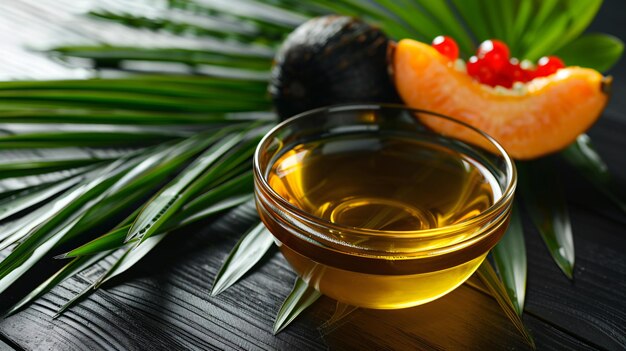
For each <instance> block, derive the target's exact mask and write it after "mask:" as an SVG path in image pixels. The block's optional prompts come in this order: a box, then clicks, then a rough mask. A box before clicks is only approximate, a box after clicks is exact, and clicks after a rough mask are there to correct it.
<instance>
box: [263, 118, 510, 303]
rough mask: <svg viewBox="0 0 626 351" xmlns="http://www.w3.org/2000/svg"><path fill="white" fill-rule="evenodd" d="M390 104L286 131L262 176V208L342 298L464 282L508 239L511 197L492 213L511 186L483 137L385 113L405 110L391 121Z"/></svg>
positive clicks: (409, 298)
mask: <svg viewBox="0 0 626 351" xmlns="http://www.w3.org/2000/svg"><path fill="white" fill-rule="evenodd" d="M389 109H391V110H392V111H394V112H398V109H399V108H395V109H394V108H390V107H388V108H386V109H384V110H377V114H375V116H374V118H371V117H372V115H371V114H369V115H368V113H367V112H372V111H369V110H367V109H365V110H364V109H361V110H358V109H357V110H348V111H349V113H348V111H346V110H345V109H344V110H342V111H343V116H344V117H345V115H346V113H347V114H348V115H349V116H351V117H352V119H350V118H347V119H346V120H345V121H343V122H340V121H336V122H335V123H340V124H339V128H337V126H335V125H334V123H330V124H326V127H328V130H327V131H326V132H320V130H318V131H317V132H315V133H313V134H312V135H308V136H309V137H303V136H304V135H299V137H298V138H294V139H293V140H289V138H288V137H287V138H282V139H280V140H281V143H280V147H279V148H278V149H280V150H274V151H272V152H270V153H271V154H272V155H273V157H271V160H270V159H267V158H266V159H265V162H264V164H265V165H266V167H265V172H264V174H263V177H262V178H259V179H256V182H257V187H256V188H257V204H258V208H259V213H260V214H261V218H262V220H263V221H264V223H265V224H266V226H267V227H268V229H269V230H270V231H271V232H272V233H273V235H274V236H275V238H276V240H277V242H278V244H279V246H280V249H281V251H282V253H283V255H284V256H285V258H286V259H287V261H288V262H289V263H290V264H291V265H292V267H293V268H294V269H295V270H296V272H297V273H298V274H299V275H300V276H301V277H302V278H303V279H304V280H305V281H306V282H307V283H308V284H309V285H311V286H313V287H315V288H316V289H318V290H319V291H321V292H322V293H324V294H326V295H328V296H330V297H332V298H334V299H336V300H339V301H341V302H344V303H348V304H352V305H356V306H361V307H369V308H384V309H390V308H403V307H410V306H415V305H418V304H422V303H426V302H428V301H431V300H434V299H436V298H438V297H440V296H442V295H444V294H446V293H447V292H449V291H451V290H453V289H454V288H455V287H457V286H458V285H460V284H461V283H463V282H464V281H465V280H466V279H467V278H468V277H469V276H470V275H471V274H472V273H473V272H474V271H475V270H476V268H477V267H478V266H479V265H480V264H481V263H482V261H483V260H484V258H485V256H486V254H487V252H488V250H489V249H490V248H491V247H492V246H493V245H495V243H496V242H497V240H498V239H499V238H500V237H501V235H502V233H503V232H504V230H505V228H506V225H507V222H508V212H509V207H510V206H509V205H510V204H509V205H506V206H504V207H503V208H502V211H495V213H493V215H490V216H486V217H485V218H481V215H483V217H484V214H485V213H487V212H490V213H491V212H494V211H492V209H493V208H494V205H495V204H496V203H497V202H498V200H501V199H502V198H503V191H507V190H508V189H507V188H506V187H503V183H502V180H501V179H498V177H502V174H501V173H498V172H497V171H494V167H493V164H489V162H486V160H485V159H481V158H480V157H477V156H476V153H474V152H470V151H474V149H473V148H472V147H471V146H470V147H469V148H464V147H458V141H456V140H452V143H446V142H444V141H446V140H447V139H446V138H442V137H441V136H440V135H436V133H434V132H430V131H428V130H425V129H424V130H419V131H418V132H417V133H416V132H415V131H414V130H411V129H410V128H409V129H408V130H407V127H408V125H411V123H409V124H408V125H406V124H403V123H384V122H389V121H390V120H391V121H392V122H393V119H394V118H398V117H397V114H392V115H393V116H396V117H389V118H387V119H388V120H386V121H384V120H385V119H386V116H384V114H385V113H387V114H389V111H388V110H389ZM401 111H404V112H406V113H409V112H408V111H406V110H401ZM328 114H331V115H332V113H329V112H326V115H328ZM368 116H369V117H368ZM344 119H345V118H344ZM400 119H402V118H401V117H400ZM402 120H404V121H406V122H412V123H418V122H417V119H411V120H408V121H407V120H406V119H402ZM346 125H348V126H350V127H349V128H344V129H342V126H343V127H345V126H346ZM372 125H375V126H377V127H376V128H368V127H371V126H372ZM322 129H324V128H322ZM342 130H343V132H342ZM296 134H297V133H296ZM305 134H306V133H305ZM288 135H289V134H286V135H284V136H288ZM310 136H314V137H313V138H311V137H310ZM288 140H289V141H291V142H290V143H284V141H288ZM455 145H456V146H457V147H455ZM465 146H468V145H465ZM260 147H261V146H260ZM465 151H467V152H465ZM255 162H256V160H255ZM485 164H487V166H486V165H485ZM260 183H262V184H260ZM260 185H266V186H267V187H266V189H261V186H260Z"/></svg>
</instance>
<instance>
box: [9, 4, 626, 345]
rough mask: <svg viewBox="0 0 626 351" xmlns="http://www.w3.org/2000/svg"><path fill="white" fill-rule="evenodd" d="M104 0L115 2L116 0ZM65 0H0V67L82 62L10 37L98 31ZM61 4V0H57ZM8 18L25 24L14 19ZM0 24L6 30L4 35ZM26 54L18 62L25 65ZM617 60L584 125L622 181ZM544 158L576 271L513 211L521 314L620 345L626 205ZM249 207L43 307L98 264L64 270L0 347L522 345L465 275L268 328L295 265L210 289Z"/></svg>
mask: <svg viewBox="0 0 626 351" xmlns="http://www.w3.org/2000/svg"><path fill="white" fill-rule="evenodd" d="M107 2H110V3H113V4H114V5H116V6H118V5H119V3H120V2H121V1H112V0H109V1H107ZM72 3H73V2H71V1H68V0H63V1H50V0H46V1H27V0H19V1H11V2H9V1H5V2H0V32H2V34H1V35H0V40H2V41H1V42H0V44H2V46H3V47H7V48H8V49H7V50H5V52H7V53H9V54H7V55H0V72H1V73H0V77H1V78H2V79H9V78H25V77H29V76H35V75H38V74H40V73H42V72H47V73H49V76H50V77H56V76H70V77H71V76H74V77H76V76H81V75H82V74H84V72H82V71H80V70H78V71H77V70H73V69H69V68H67V67H65V66H63V65H60V64H58V63H50V62H49V60H47V59H45V58H42V57H39V56H37V55H34V54H32V53H30V52H28V51H26V50H23V49H22V47H23V44H24V43H27V42H28V39H29V38H30V37H29V36H28V35H27V33H36V32H37V31H38V30H39V31H46V33H48V34H49V35H50V36H65V37H67V38H69V39H75V40H79V39H80V40H85V37H86V36H87V34H89V33H92V34H93V33H96V32H98V31H97V30H95V29H90V30H88V31H87V32H88V33H87V32H85V31H83V32H79V33H76V32H75V31H70V30H67V27H66V26H65V24H63V23H67V22H68V21H69V22H70V23H71V24H72V25H74V26H75V27H76V26H77V27H78V28H90V27H89V26H90V24H88V21H86V20H84V19H82V18H80V16H78V17H77V16H76V15H75V14H76V13H78V12H79V10H80V9H76V8H74V7H71V4H72ZM60 5H64V6H68V10H66V9H63V6H60ZM623 5H624V4H623V2H620V0H613V1H607V2H606V3H605V4H604V5H603V8H602V9H601V12H600V15H599V17H598V19H597V20H596V22H594V24H593V26H592V29H595V30H600V31H604V32H609V33H612V34H615V35H617V36H618V37H621V39H622V40H624V37H625V36H626V28H624V26H623V23H624V22H625V20H626V18H624V16H625V13H626V11H622V10H623V9H624V6H623ZM24 21H26V22H27V23H28V24H26V22H24ZM56 23H58V25H57V24H56ZM20 26H23V27H24V28H25V29H24V31H15V28H21V27H20ZM26 27H28V28H26ZM99 28H100V27H99ZM116 28H117V27H116ZM8 30H12V31H13V32H14V33H17V34H16V35H14V37H12V38H9V37H10V35H9V34H8V32H7V31H8ZM116 30H121V29H116ZM86 33H87V34H86ZM116 33H117V35H119V33H121V32H116ZM99 35H101V36H102V37H104V36H105V35H104V34H101V33H100V34H99ZM107 35H109V36H112V34H110V33H109V34H107ZM141 35H142V36H151V34H146V33H143V34H141ZM16 37H17V38H16ZM142 38H143V37H142ZM100 39H102V40H105V39H106V38H100ZM22 57H23V58H24V59H22ZM25 62H27V63H29V65H28V67H25ZM621 62H622V63H620V64H618V66H617V67H616V68H614V70H613V74H614V75H616V80H615V89H614V96H613V101H612V102H611V105H610V106H609V108H608V109H607V111H606V113H605V114H604V116H603V117H602V118H601V119H600V121H599V122H598V123H597V125H596V126H594V127H593V128H592V130H591V131H590V135H591V137H592V139H593V141H594V142H595V145H596V146H597V148H598V150H599V152H600V153H601V155H602V157H603V158H604V159H605V161H606V162H607V163H608V165H609V168H610V169H611V171H612V173H613V174H614V176H615V179H616V181H617V183H618V184H619V185H620V187H621V188H624V187H625V186H626V137H624V136H625V135H626V88H625V87H626V84H625V83H624V80H625V79H626V69H625V67H624V66H625V65H624V64H623V62H624V59H622V61H621ZM9 157H18V156H16V155H11V154H10V153H2V154H0V160H1V158H5V159H8V158H9ZM555 162H556V163H557V164H558V165H559V170H560V175H561V178H562V181H563V186H564V188H565V190H566V194H567V200H568V205H569V210H570V215H571V218H572V225H573V231H574V239H575V246H576V266H575V279H574V281H569V280H568V279H567V278H566V277H565V276H564V275H563V274H562V273H561V272H560V271H559V270H558V268H557V267H556V265H555V264H554V263H553V262H552V260H551V258H550V255H549V254H548V251H547V249H546V248H545V245H544V244H543V242H542V241H541V238H540V236H539V234H538V233H537V231H536V230H535V229H534V227H533V226H532V225H531V223H530V221H528V220H527V219H528V217H527V216H525V218H526V219H525V223H524V225H525V229H526V232H525V235H526V245H527V251H528V265H529V267H528V291H527V303H526V310H525V314H524V322H525V324H526V325H527V327H528V328H529V330H530V332H531V333H532V335H533V336H534V338H535V340H536V343H537V349H539V350H588V349H589V350H596V349H600V350H624V349H626V216H625V215H624V213H623V212H620V211H619V210H618V209H617V208H616V207H614V206H613V205H612V204H611V203H609V202H608V201H607V200H606V199H604V198H603V197H602V195H601V194H599V193H598V192H597V191H596V190H595V189H594V188H592V187H591V186H590V185H589V183H587V182H586V181H585V180H584V179H583V178H582V177H581V176H580V175H578V174H576V172H575V171H574V170H573V169H571V168H570V167H569V166H568V165H566V164H565V163H564V162H562V161H560V160H558V159H555ZM255 221H256V215H255V210H254V208H253V206H252V205H251V204H246V205H244V206H242V207H240V208H237V209H235V210H233V211H231V212H229V213H228V214H226V215H223V216H221V217H219V218H215V219H214V220H212V221H207V222H205V223H203V224H202V225H198V226H195V227H191V228H187V229H185V230H182V231H179V232H177V233H176V234H175V235H172V236H171V237H169V238H168V239H166V241H165V242H163V243H162V244H161V245H160V246H159V247H158V248H157V249H156V250H154V251H153V252H152V253H151V254H150V255H148V256H147V257H146V258H145V260H143V261H142V262H141V263H140V264H138V265H137V266H136V267H135V268H133V269H132V270H131V271H129V272H128V274H125V275H123V276H122V277H120V279H117V280H114V281H112V282H111V283H110V284H107V285H106V286H105V287H104V288H102V289H100V290H98V291H96V292H95V293H93V294H92V295H90V296H88V297H87V298H86V299H84V300H83V301H81V302H80V303H79V304H77V305H76V306H75V307H73V308H71V309H70V310H68V311H67V312H66V313H65V314H63V315H61V316H60V317H58V318H56V319H53V316H54V314H55V313H56V310H57V309H58V308H59V307H60V306H61V305H63V304H64V303H65V302H66V301H68V300H69V299H70V298H71V297H73V295H74V294H76V293H77V292H79V291H80V290H81V289H82V288H84V287H85V286H87V285H88V284H90V283H91V282H93V281H94V279H95V277H96V276H97V274H98V273H99V272H100V270H102V269H103V267H94V268H93V269H90V270H89V271H87V272H84V273H83V274H81V275H80V276H79V277H77V278H74V279H70V280H68V281H66V282H65V283H63V284H62V285H61V286H59V287H57V288H55V289H54V290H53V291H52V292H51V293H49V294H46V295H44V296H43V297H42V298H40V299H39V300H37V301H36V302H35V303H34V304H33V305H31V306H30V307H28V308H27V309H25V310H23V311H22V312H20V313H18V314H16V315H14V316H11V317H9V318H6V319H4V320H1V321H0V349H1V350H4V349H9V350H10V349H16V350H188V349H191V350H204V349H209V350H212V349H241V350H274V349H278V350H319V349H331V350H352V349H377V350H392V349H393V350H405V349H408V350H468V349H469V350H527V349H529V347H528V345H527V344H526V343H525V342H524V340H523V338H522V337H521V336H519V334H518V333H517V332H516V330H515V328H514V327H513V325H512V324H511V323H510V322H509V321H508V320H507V319H506V317H505V316H504V315H503V313H502V312H501V310H500V308H499V306H498V305H497V303H496V302H495V300H493V299H492V298H491V297H490V296H489V295H488V294H485V293H484V292H483V291H481V290H480V289H477V288H474V287H471V286H469V285H467V284H465V285H463V286H461V287H460V288H459V289H457V290H455V291H454V292H452V293H451V294H449V295H447V296H445V297H444V298H442V299H439V300H437V301H435V302H432V303H429V304H426V305H424V306H419V307H415V308H411V309H405V310H397V311H375V310H365V309H357V310H356V311H354V312H352V313H350V314H348V315H347V316H345V317H344V318H342V319H340V320H336V321H333V322H332V323H327V321H329V319H331V316H332V315H333V313H334V311H335V308H336V303H335V302H334V301H332V300H331V299H328V298H322V299H321V300H320V301H318V302H317V303H316V304H314V305H313V306H312V308H310V309H309V310H308V311H307V312H305V313H304V315H303V316H302V317H301V318H299V319H298V320H296V321H295V322H294V323H293V324H292V325H290V326H289V327H288V328H287V329H285V330H284V331H283V332H281V333H280V334H278V335H277V336H274V335H272V324H273V320H274V316H275V314H276V312H277V311H278V308H279V306H280V304H281V303H282V301H283V299H284V298H285V296H286V295H287V294H288V293H289V291H290V289H291V286H292V283H293V280H294V279H295V275H294V273H293V272H292V271H291V270H290V268H289V267H288V265H287V263H286V262H285V260H284V259H283V258H282V256H280V254H277V253H276V251H272V252H271V253H270V254H268V255H267V257H266V258H265V259H264V264H263V265H262V266H260V267H259V268H258V269H255V270H254V271H253V272H251V273H250V274H248V275H247V276H246V277H245V278H244V279H243V280H242V281H241V282H240V283H238V284H236V285H234V286H233V287H231V288H230V289H228V290H226V291H225V292H224V293H222V294H220V295H219V296H217V297H210V294H209V291H210V288H211V284H212V281H213V279H214V277H215V274H216V272H217V270H218V269H219V266H220V265H221V263H222V262H223V260H224V258H225V257H226V255H227V253H228V252H229V251H230V249H231V248H232V246H233V245H234V244H235V243H236V241H237V240H238V238H239V236H240V235H241V234H242V233H243V232H244V231H245V230H246V229H247V228H248V227H249V226H250V225H251V224H253V223H254V222H255ZM181 239H183V240H181ZM5 255H6V252H5V253H0V257H3V256H5ZM44 261H45V262H43V263H42V264H39V265H37V266H36V267H35V270H36V271H37V272H39V273H40V274H41V277H39V278H43V277H45V276H46V274H50V273H51V272H53V271H55V270H56V269H58V268H59V267H60V265H61V264H62V262H54V261H51V260H44ZM50 262H52V263H50ZM37 278H38V277H36V276H34V275H27V276H26V277H25V278H24V279H21V280H20V281H18V284H16V286H14V287H12V288H11V289H10V290H9V291H7V292H6V293H5V294H3V295H2V299H1V300H0V308H5V307H6V306H8V305H10V304H11V303H14V302H15V301H16V300H17V299H18V298H19V296H20V294H23V293H24V292H25V291H28V289H29V288H32V287H34V286H35V285H37V283H38V282H39V280H38V279H37Z"/></svg>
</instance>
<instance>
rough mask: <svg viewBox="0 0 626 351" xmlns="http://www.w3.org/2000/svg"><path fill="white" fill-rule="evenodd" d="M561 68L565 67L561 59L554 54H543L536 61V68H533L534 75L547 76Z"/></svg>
mask: <svg viewBox="0 0 626 351" xmlns="http://www.w3.org/2000/svg"><path fill="white" fill-rule="evenodd" d="M561 68H565V64H564V63H563V61H562V60H561V59H560V58H558V57H556V56H547V57H546V56H544V57H542V58H540V59H539V62H537V69H536V70H535V76H536V77H547V76H549V75H551V74H554V73H556V71H558V70H559V69H561Z"/></svg>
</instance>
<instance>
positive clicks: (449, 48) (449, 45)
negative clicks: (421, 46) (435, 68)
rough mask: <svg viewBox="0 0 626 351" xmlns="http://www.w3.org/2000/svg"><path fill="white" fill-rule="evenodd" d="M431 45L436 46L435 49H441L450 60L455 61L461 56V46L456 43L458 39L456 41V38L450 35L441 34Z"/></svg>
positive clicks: (440, 51)
mask: <svg viewBox="0 0 626 351" xmlns="http://www.w3.org/2000/svg"><path fill="white" fill-rule="evenodd" d="M431 45H432V47H433V48H435V50H437V51H439V53H440V54H442V55H443V56H445V57H447V58H449V59H450V60H453V61H454V60H456V59H457V58H459V46H458V45H457V44H456V41H454V39H452V38H450V37H448V36H445V35H440V36H438V37H436V38H435V39H433V42H432V44H431Z"/></svg>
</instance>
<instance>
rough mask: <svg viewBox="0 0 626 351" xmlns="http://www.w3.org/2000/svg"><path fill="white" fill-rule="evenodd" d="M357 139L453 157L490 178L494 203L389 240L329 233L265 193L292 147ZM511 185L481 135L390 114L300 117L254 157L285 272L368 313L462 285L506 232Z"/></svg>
mask: <svg viewBox="0 0 626 351" xmlns="http://www.w3.org/2000/svg"><path fill="white" fill-rule="evenodd" d="M427 126H432V127H434V129H432V128H429V127H427ZM442 127H445V128H442ZM435 129H436V130H446V133H447V135H445V134H443V133H439V132H437V131H435ZM357 134H363V135H367V136H368V137H377V136H383V135H391V134H393V135H402V137H410V138H415V139H416V140H420V141H421V142H428V143H432V144H433V145H436V146H437V147H444V148H448V149H451V150H454V151H455V152H460V153H462V154H464V155H466V156H467V157H471V158H472V159H473V160H474V161H475V162H476V163H478V164H480V165H481V166H482V167H484V168H485V169H486V170H487V171H488V172H489V173H491V175H493V178H494V179H495V180H496V183H497V184H495V186H496V187H499V189H497V190H499V191H498V192H499V193H500V195H499V196H497V197H496V198H494V202H493V204H492V205H491V206H490V207H489V208H488V209H486V210H484V211H482V212H481V213H480V214H478V215H476V216H475V217H472V218H469V219H467V220H464V221H461V222H459V223H455V224H453V225H450V226H447V227H439V228H431V229H424V230H413V231H402V232H397V231H377V230H373V229H364V228H355V227H350V226H344V225H341V223H332V222H330V221H328V220H327V219H324V218H320V217H316V216H314V215H312V214H310V213H307V212H305V211H303V210H302V209H300V208H298V207H296V206H294V205H293V204H291V203H290V202H288V201H286V200H285V199H283V198H282V197H281V196H280V195H278V193H276V191H274V189H272V188H271V187H270V185H269V184H268V181H267V180H268V175H269V171H270V169H271V167H272V166H273V164H274V163H275V162H276V160H277V159H278V158H279V157H280V156H282V155H283V154H284V153H285V152H287V151H289V150H290V149H291V148H293V147H294V146H296V145H298V144H302V143H305V142H311V141H314V140H320V139H323V138H329V137H337V136H342V135H357ZM464 140H467V141H464ZM363 176H367V175H363ZM329 177H332V174H329ZM516 178H517V176H516V171H515V166H514V163H513V161H512V159H511V158H510V157H509V156H508V155H507V154H506V152H505V150H504V149H503V148H502V146H500V145H499V144H498V143H497V142H496V141H495V140H493V139H492V138H491V137H489V136H488V135H486V134H485V133H483V132H481V131H479V130H477V129H475V128H473V127H471V126H469V125H467V124H464V123H461V122H458V121H456V120H454V119H452V118H449V117H446V116H442V115H439V114H436V113H432V112H427V111H420V110H414V109H409V108H406V107H403V106H396V105H369V104H362V105H343V106H334V107H328V108H321V109H316V110H312V111H309V112H306V113H303V114H300V115H298V116H295V117H293V118H291V119H288V120H286V121H284V122H282V123H280V124H279V125H277V126H276V127H275V128H274V129H272V130H271V131H270V132H269V133H268V134H267V135H266V136H265V137H264V139H263V140H262V141H261V142H260V143H259V146H258V148H257V150H256V153H255V155H254V183H255V195H256V205H257V209H258V212H259V215H260V216H261V219H262V221H263V222H264V223H265V225H266V227H267V228H268V229H269V230H270V232H271V233H272V234H273V235H274V237H275V241H276V243H277V244H278V246H279V247H280V250H281V252H282V254H283V255H284V257H285V258H286V259H287V261H288V262H289V263H290V264H291V266H292V267H293V268H294V270H295V271H296V272H297V273H298V275H299V276H300V277H301V278H302V279H303V280H304V281H306V282H307V283H308V284H309V285H310V286H312V287H314V288H315V289H317V290H319V291H320V292H321V293H323V294H325V295H327V296H329V297H332V298H334V299H336V300H338V301H341V302H343V303H347V304H350V305H354V306H359V307H366V308H377V309H395V308H405V307H411V306H416V305H420V304H423V303H426V302H429V301H432V300H434V299H437V298H439V297H441V296H443V295H445V294H446V293H448V292H450V291H452V290H453V289H455V288H456V287H458V286H459V285H460V284H462V283H463V282H464V281H465V280H466V279H467V278H469V277H470V276H471V275H472V273H473V272H474V271H475V270H476V269H477V268H478V266H479V265H480V264H481V263H482V261H483V260H484V259H485V257H486V255H487V253H488V252H489V250H490V249H491V248H492V247H493V246H494V245H495V244H496V243H497V242H498V240H499V239H500V238H501V237H502V235H503V234H504V232H505V230H506V228H507V226H508V221H509V215H510V210H511V204H512V200H513V193H514V190H515V185H516ZM492 186H493V185H492Z"/></svg>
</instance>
